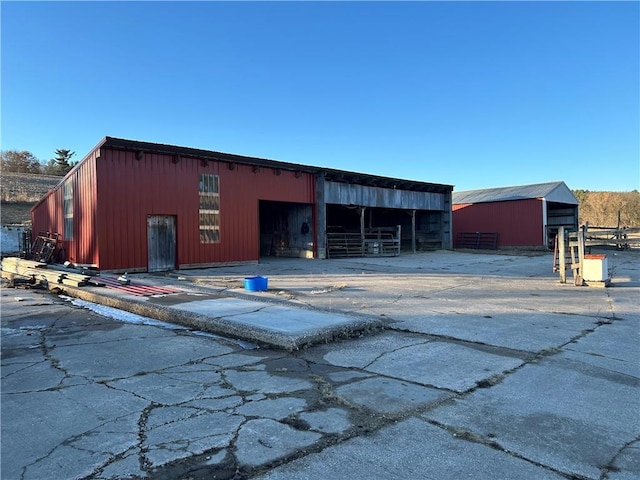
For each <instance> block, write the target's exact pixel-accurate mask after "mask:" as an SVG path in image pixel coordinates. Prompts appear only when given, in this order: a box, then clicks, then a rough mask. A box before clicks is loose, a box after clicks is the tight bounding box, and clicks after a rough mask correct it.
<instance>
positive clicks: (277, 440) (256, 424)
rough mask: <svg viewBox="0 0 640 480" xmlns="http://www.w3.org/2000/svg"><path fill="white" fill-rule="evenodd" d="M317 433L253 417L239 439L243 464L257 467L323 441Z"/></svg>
mask: <svg viewBox="0 0 640 480" xmlns="http://www.w3.org/2000/svg"><path fill="white" fill-rule="evenodd" d="M320 437H321V435H320V434H319V433H315V432H302V431H300V430H295V429H293V428H291V427H290V426H288V425H284V424H282V423H278V422H276V421H274V420H264V419H263V420H251V421H249V422H247V423H246V424H244V425H243V426H242V428H241V429H240V433H238V438H237V440H236V458H237V460H238V464H239V465H240V466H249V467H254V466H258V465H262V464H265V463H268V462H272V461H274V460H277V459H278V458H282V457H286V456H288V455H291V454H292V453H294V452H296V451H299V450H301V449H304V448H305V447H308V446H309V445H312V444H313V443H315V442H316V441H317V440H319V439H320Z"/></svg>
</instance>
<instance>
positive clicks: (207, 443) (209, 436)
mask: <svg viewBox="0 0 640 480" xmlns="http://www.w3.org/2000/svg"><path fill="white" fill-rule="evenodd" d="M156 410H159V412H158V414H159V415H160V417H161V418H167V416H170V415H171V413H168V412H162V408H160V409H154V410H153V411H152V413H151V415H149V418H150V420H151V422H150V425H149V426H148V428H146V429H145V431H144V444H143V448H144V451H145V458H146V459H147V460H148V461H149V462H150V463H151V465H152V466H153V467H158V466H162V465H164V464H166V463H169V462H172V461H175V460H177V459H180V458H185V457H190V456H192V455H198V454H200V453H203V452H205V451H207V450H211V449H215V448H224V447H227V446H229V445H230V444H231V441H232V440H233V438H234V437H235V433H236V430H237V429H238V427H239V426H240V425H241V424H242V423H243V422H244V421H245V419H244V417H243V416H241V415H234V414H228V413H225V412H215V413H209V412H203V411H200V412H199V413H198V414H195V412H194V410H193V409H186V410H185V413H190V414H189V415H182V416H181V417H180V416H178V417H177V418H175V419H173V420H168V421H166V422H164V423H163V422H162V421H160V422H158V419H154V418H153V416H154V413H155V411H156ZM154 424H155V425H156V426H154ZM185 432H188V435H185Z"/></svg>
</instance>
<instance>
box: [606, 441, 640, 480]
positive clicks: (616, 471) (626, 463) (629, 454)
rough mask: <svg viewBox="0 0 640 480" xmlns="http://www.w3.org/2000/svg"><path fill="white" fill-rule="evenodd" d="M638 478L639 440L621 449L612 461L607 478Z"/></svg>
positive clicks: (639, 460)
mask: <svg viewBox="0 0 640 480" xmlns="http://www.w3.org/2000/svg"><path fill="white" fill-rule="evenodd" d="M638 478H640V441H636V442H633V443H632V444H631V445H629V446H628V447H627V448H625V449H624V450H622V451H621V452H620V454H619V455H618V456H617V457H616V459H615V460H614V461H613V465H612V468H611V469H610V471H609V474H608V476H607V479H608V480H637V479H638Z"/></svg>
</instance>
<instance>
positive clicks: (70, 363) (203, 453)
mask: <svg viewBox="0 0 640 480" xmlns="http://www.w3.org/2000/svg"><path fill="white" fill-rule="evenodd" d="M606 253H607V254H608V256H609V262H610V267H613V268H614V269H615V270H614V271H615V275H614V278H613V286H612V287H610V288H607V289H605V288H594V287H575V286H573V285H571V284H570V283H568V284H566V285H560V284H559V283H558V279H557V276H555V275H554V274H552V273H551V262H552V260H551V256H550V255H548V254H542V255H532V256H527V255H506V254H483V253H474V254H468V253H459V252H429V253H421V254H416V255H403V256H401V257H397V258H378V259H357V260H329V261H309V260H297V259H266V260H265V261H264V262H262V263H261V264H260V265H254V266H248V265H245V266H242V267H221V268H216V269H208V270H194V271H184V272H177V273H176V274H175V275H166V276H161V275H149V274H140V275H139V278H144V279H145V281H154V282H156V283H158V284H165V285H166V284H174V285H175V284H181V285H191V286H194V287H197V288H200V289H205V290H208V291H210V292H212V293H215V294H219V295H229V296H233V295H234V294H236V293H239V292H240V288H241V287H240V286H239V285H240V284H241V282H239V279H241V278H242V277H243V276H244V275H247V274H260V275H267V276H269V283H270V290H269V291H268V292H261V293H259V294H256V295H255V299H256V300H259V301H263V300H264V301H265V302H269V304H273V303H276V304H278V303H279V304H281V305H283V306H288V307H294V308H295V307H300V315H304V314H305V312H309V311H312V310H316V311H321V312H329V313H331V312H334V313H336V314H344V315H357V316H371V317H376V318H382V319H384V321H385V328H383V329H382V330H381V331H378V332H371V333H369V334H366V335H365V334H363V335H360V336H358V337H357V338H351V339H343V340H340V341H336V342H334V343H326V344H321V345H316V346H311V347H309V348H305V349H303V350H300V351H296V352H286V351H281V350H275V349H268V348H258V347H257V345H251V344H250V343H247V342H240V341H236V340H234V339H230V338H222V337H219V336H215V335H202V334H199V332H194V331H190V330H188V329H185V328H171V326H169V325H166V326H163V325H162V324H158V325H142V324H131V323H123V322H121V321H118V320H115V319H111V318H106V317H102V316H100V315H98V314H95V313H93V312H91V311H89V310H86V309H84V308H80V307H77V306H73V305H71V304H70V303H69V302H66V301H65V300H64V299H62V298H60V297H56V296H54V295H51V294H47V293H43V292H38V291H34V290H19V289H10V288H6V287H5V285H4V284H3V288H2V291H1V298H0V300H1V304H0V305H1V307H2V351H1V353H2V364H1V367H2V383H1V387H2V391H1V394H2V397H1V401H2V405H1V408H2V412H1V413H2V424H1V434H2V439H1V440H2V445H1V449H2V450H1V454H2V455H1V478H3V479H8V480H13V479H15V480H34V479H43V480H44V479H53V478H55V479H60V480H62V479H87V480H89V479H91V480H106V479H159V480H160V479H163V480H164V479H167V480H168V479H184V480H187V479H190V480H197V479H232V478H235V479H244V478H246V479H249V478H252V479H253V478H255V479H262V480H266V479H269V480H274V479H290V478H296V479H305V478H306V479H324V478H331V479H353V478H381V479H382V478H384V479H389V478H391V479H393V478H396V479H405V478H433V479H459V478H492V479H500V478H503V479H514V478H527V479H529V478H535V479H593V480H601V479H602V480H604V479H611V480H625V479H635V478H638V477H639V476H640V414H639V413H638V412H640V390H639V386H640V347H639V345H640V343H639V342H638V340H639V339H640V308H639V306H640V305H639V303H640V295H639V293H640V262H639V261H638V260H640V252H637V251H629V252H615V255H614V251H606ZM178 276H179V279H178ZM161 300H163V301H170V300H171V297H170V296H169V297H165V298H164V299H161ZM161 300H158V301H161ZM302 307H304V308H302Z"/></svg>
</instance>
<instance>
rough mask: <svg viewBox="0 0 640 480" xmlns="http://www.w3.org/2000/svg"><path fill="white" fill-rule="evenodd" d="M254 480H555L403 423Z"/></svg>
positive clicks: (481, 447)
mask: <svg viewBox="0 0 640 480" xmlns="http://www.w3.org/2000/svg"><path fill="white" fill-rule="evenodd" d="M255 478H257V479H260V480H290V479H292V478H295V479H296V480H317V479H319V478H330V479H332V480H353V479H361V478H363V479H364V478H371V479H374V478H379V479H383V478H384V479H388V480H406V479H408V478H415V479H418V478H424V479H461V478H487V479H489V478H491V479H499V478H504V479H506V478H509V479H511V478H527V479H528V478H535V479H536V480H561V479H563V478H564V477H562V476H560V475H557V474H555V473H553V472H551V471H549V470H548V469H545V468H543V467H538V466H536V465H533V464H531V463H529V462H526V461H524V460H521V459H519V458H516V457H513V456H511V455H506V454H504V453H503V452H501V451H498V450H495V449H493V448H490V447H488V446H485V445H481V444H478V443H472V442H467V441H464V440H462V439H460V438H456V437H454V436H453V435H451V434H449V433H448V432H445V431H443V430H441V429H439V428H437V427H435V426H433V425H429V424H428V423H426V422H423V421H420V420H417V419H413V418H412V419H409V420H405V421H403V422H400V423H398V424H396V425H393V426H391V427H387V428H384V429H382V430H380V431H378V432H376V433H374V434H371V435H368V436H366V437H357V438H352V439H350V440H347V441H346V442H343V443H341V444H339V445H334V446H332V447H329V448H327V449H325V450H323V451H322V452H319V453H312V454H310V455H307V456H305V457H302V458H299V459H297V460H294V461H292V462H290V463H288V464H286V465H282V466H280V467H276V468H274V469H272V470H270V471H269V472H267V473H265V474H263V475H259V476H258V477H255Z"/></svg>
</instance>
